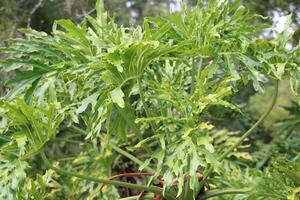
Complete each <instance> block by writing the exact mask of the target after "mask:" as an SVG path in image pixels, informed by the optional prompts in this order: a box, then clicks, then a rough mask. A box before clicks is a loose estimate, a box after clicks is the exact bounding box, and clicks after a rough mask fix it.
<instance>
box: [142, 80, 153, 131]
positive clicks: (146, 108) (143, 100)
mask: <svg viewBox="0 0 300 200" xmlns="http://www.w3.org/2000/svg"><path fill="white" fill-rule="evenodd" d="M138 86H139V93H140V98H141V102H142V104H143V107H144V109H145V112H146V115H147V117H152V115H151V113H150V110H149V107H148V105H147V104H146V101H145V97H144V93H143V88H142V79H141V77H140V78H138ZM150 126H151V129H152V131H153V133H155V130H156V125H155V124H154V123H153V122H150Z"/></svg>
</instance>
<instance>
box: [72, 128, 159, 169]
mask: <svg viewBox="0 0 300 200" xmlns="http://www.w3.org/2000/svg"><path fill="white" fill-rule="evenodd" d="M71 128H72V129H73V130H75V131H77V132H78V133H80V134H82V135H87V132H86V131H85V130H83V129H81V128H79V127H76V126H71ZM109 145H110V146H111V148H113V149H114V150H115V151H116V152H118V153H120V154H121V155H123V156H125V157H127V158H129V159H130V160H132V161H133V162H135V163H136V164H138V165H143V164H144V161H142V160H140V159H138V158H137V157H135V156H133V155H131V154H130V153H128V152H126V151H124V150H123V149H121V148H119V147H117V146H116V145H115V144H112V143H109ZM145 170H146V171H148V172H150V173H155V171H154V170H153V169H151V168H150V167H148V166H147V167H145Z"/></svg>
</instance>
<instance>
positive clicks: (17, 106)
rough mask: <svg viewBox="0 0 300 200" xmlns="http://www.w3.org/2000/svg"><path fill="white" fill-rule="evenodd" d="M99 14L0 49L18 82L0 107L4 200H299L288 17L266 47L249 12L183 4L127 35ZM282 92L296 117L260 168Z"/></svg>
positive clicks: (295, 56)
mask: <svg viewBox="0 0 300 200" xmlns="http://www.w3.org/2000/svg"><path fill="white" fill-rule="evenodd" d="M96 11H97V15H96V17H95V18H94V17H92V16H87V17H86V18H85V19H84V20H83V21H82V23H80V24H75V23H73V22H72V21H71V20H67V19H62V20H57V21H55V23H54V24H53V30H52V32H51V34H47V33H45V32H38V31H35V30H33V29H21V30H20V32H21V33H22V34H24V38H16V39H11V40H9V41H7V47H4V48H1V54H3V55H5V56H4V57H5V59H2V60H1V62H0V70H1V71H2V72H10V71H14V72H15V76H14V78H13V79H11V80H9V81H8V82H7V87H8V88H9V92H8V93H7V94H6V95H5V96H4V97H2V98H1V100H0V199H7V200H13V199H22V200H23V199H34V200H35V199H107V200H114V199H123V200H125V199H127V200H129V199H153V200H155V199H156V200H162V199H167V200H193V199H198V200H204V199H209V198H214V199H220V200H222V199H229V200H230V199H232V200H237V199H250V200H252V199H253V200H259V199H264V200H269V199H270V200H277V199H278V200H281V199H282V200H285V199H288V200H298V199H300V157H299V156H300V154H299V152H300V149H299V146H300V145H299V144H300V139H299V132H297V128H299V127H298V125H299V123H300V121H299V117H300V112H299V109H300V107H299V106H298V92H299V89H300V82H299V81H300V68H299V66H298V64H299V62H300V59H299V58H300V57H299V56H300V48H299V46H295V45H294V46H293V47H292V48H287V46H288V45H289V44H290V42H291V40H292V39H293V32H292V31H291V30H290V26H291V23H292V20H291V16H290V15H289V16H287V17H286V23H285V26H284V28H283V30H282V31H275V32H274V37H273V38H272V39H266V38H264V37H262V36H261V35H262V34H263V32H264V31H265V30H266V29H267V28H270V27H269V26H268V24H266V23H265V22H264V21H265V18H264V17H263V16H260V15H255V14H252V13H250V12H249V11H248V10H247V8H245V7H243V6H242V5H241V3H240V2H239V1H230V0H224V1H218V0H209V1H199V3H198V5H197V6H196V7H193V8H188V7H186V6H185V5H184V4H182V11H181V12H173V13H171V14H169V15H168V16H165V17H162V16H160V17H147V18H145V19H144V22H143V25H142V26H133V25H132V26H129V27H125V26H120V25H117V24H116V23H115V22H114V18H113V17H110V16H108V15H107V13H106V12H105V10H104V6H103V2H102V1H101V0H98V1H97V3H96ZM282 80H289V81H290V86H291V89H292V92H293V95H294V104H293V105H292V107H293V109H292V108H291V107H286V109H287V110H288V111H293V112H290V114H289V117H288V118H287V119H284V118H282V119H281V121H280V122H279V123H278V124H279V125H278V126H279V127H278V128H277V129H278V133H279V134H278V135H277V138H275V139H274V141H273V142H272V145H269V146H268V147H269V148H268V152H269V153H270V154H267V153H266V154H264V155H263V157H260V158H262V159H261V160H258V159H255V158H253V156H252V153H253V149H255V147H252V146H251V145H250V144H252V143H251V142H249V140H250V139H249V137H250V136H251V134H253V133H255V132H258V134H259V131H258V129H259V127H260V126H261V125H262V124H263V122H264V120H265V119H266V118H267V117H268V116H269V114H270V112H271V111H272V109H273V107H274V105H275V103H276V100H277V96H278V84H279V82H280V81H282ZM269 86H272V91H273V92H272V98H270V99H268V100H267V101H266V102H262V104H261V107H262V108H261V109H262V110H264V111H265V112H264V114H263V115H262V116H261V117H260V118H259V119H258V120H257V121H250V122H249V126H248V128H247V130H245V131H244V130H240V131H239V130H238V131H237V130H235V131H234V130H232V129H231V128H230V123H231V121H234V118H245V119H246V118H247V116H246V115H245V114H244V109H245V108H246V107H247V101H244V102H238V101H236V99H237V98H238V97H239V95H240V94H241V92H242V91H243V90H246V89H247V87H251V88H253V90H254V93H263V92H264V90H265V88H266V87H269ZM243 105H244V106H243ZM295 111H298V112H295ZM221 123H223V125H222V126H221V125H220V124H221ZM224 123H225V125H224ZM226 127H228V128H226ZM287 141H290V142H289V143H288V142H287ZM284 142H286V143H284ZM293 142H294V143H293ZM285 144H286V145H285ZM274 149H276V151H277V155H278V156H275V157H274V156H273V154H272V153H271V152H272V151H273V150H274ZM280 152H281V153H280ZM282 152H283V153H284V155H283V154H282Z"/></svg>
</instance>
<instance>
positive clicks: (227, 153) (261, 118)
mask: <svg viewBox="0 0 300 200" xmlns="http://www.w3.org/2000/svg"><path fill="white" fill-rule="evenodd" d="M277 97H278V81H276V83H275V94H274V97H273V100H272V102H271V105H270V107H269V108H268V110H267V111H266V112H265V113H264V114H263V115H262V116H261V117H260V118H259V119H258V121H257V122H256V123H255V124H254V125H253V126H252V127H251V128H250V129H249V130H247V131H246V132H245V133H244V134H243V136H242V137H241V138H240V139H239V140H238V141H237V142H236V143H235V144H233V145H232V146H231V147H230V148H229V149H228V150H227V151H225V152H224V153H223V154H222V155H221V156H220V158H219V161H220V162H221V161H223V160H224V159H225V158H226V157H227V156H228V155H229V154H230V153H231V152H232V151H233V150H234V149H235V148H236V147H238V146H239V145H240V144H241V143H242V142H243V141H244V140H245V139H246V138H247V137H249V135H250V134H251V133H252V132H253V130H254V129H256V128H257V127H258V126H259V125H260V124H261V123H262V122H263V121H264V120H265V119H266V118H267V116H268V115H269V114H270V113H271V111H272V109H273V108H274V105H275V103H276V100H277ZM212 171H213V166H212V165H210V166H209V167H208V169H207V170H205V172H204V175H203V179H202V180H201V182H200V184H199V188H198V191H199V190H200V189H201V188H202V187H203V185H204V181H205V180H206V179H207V178H208V176H209V175H210V174H211V173H212Z"/></svg>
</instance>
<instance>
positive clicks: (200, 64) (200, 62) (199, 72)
mask: <svg viewBox="0 0 300 200" xmlns="http://www.w3.org/2000/svg"><path fill="white" fill-rule="evenodd" d="M202 63H203V58H202V57H201V58H200V61H199V69H198V78H200V75H201V70H202Z"/></svg>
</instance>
